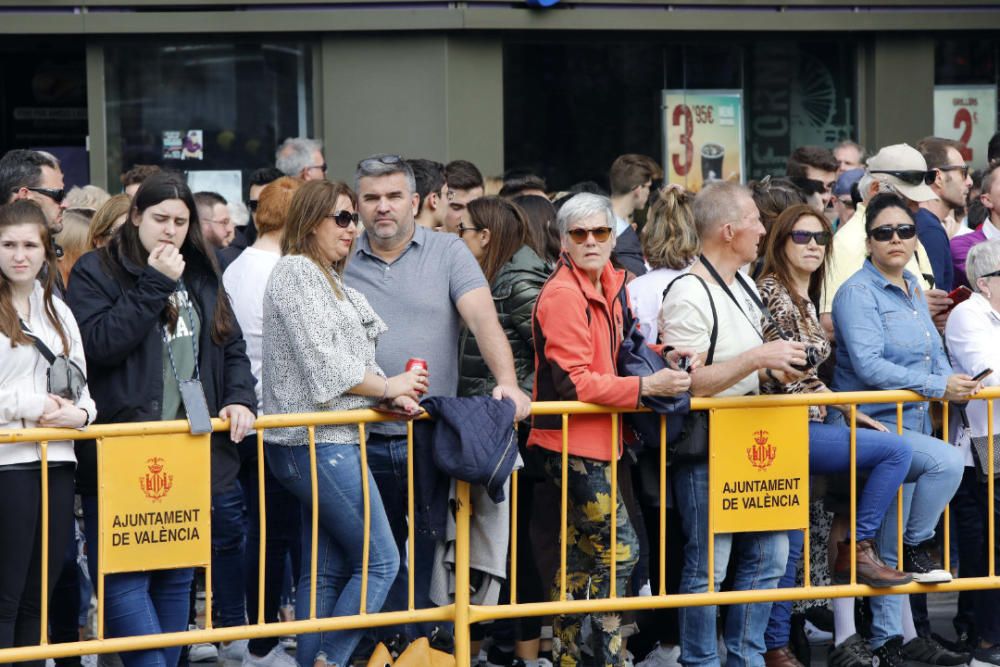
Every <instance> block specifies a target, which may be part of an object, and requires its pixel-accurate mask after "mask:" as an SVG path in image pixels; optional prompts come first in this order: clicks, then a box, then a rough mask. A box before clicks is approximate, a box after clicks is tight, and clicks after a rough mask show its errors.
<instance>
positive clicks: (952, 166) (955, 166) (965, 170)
mask: <svg viewBox="0 0 1000 667" xmlns="http://www.w3.org/2000/svg"><path fill="white" fill-rule="evenodd" d="M969 169H971V167H969V165H967V164H949V165H947V166H944V167H938V168H937V170H938V171H959V170H960V171H961V172H962V180H965V179H966V178H968V177H969Z"/></svg>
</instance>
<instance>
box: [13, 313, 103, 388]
mask: <svg viewBox="0 0 1000 667" xmlns="http://www.w3.org/2000/svg"><path fill="white" fill-rule="evenodd" d="M21 331H23V332H24V333H25V334H27V335H28V337H29V338H31V340H32V341H33V342H34V344H35V347H36V348H37V349H38V352H39V353H40V354H41V355H42V356H43V357H45V360H46V361H47V362H49V370H48V374H47V375H48V392H49V393H50V394H55V395H56V396H61V397H62V398H65V399H67V400H70V401H73V402H74V403H76V402H77V401H79V400H80V396H82V395H83V388H84V387H85V386H86V385H87V376H86V375H84V373H83V369H81V368H80V367H79V366H78V365H76V363H75V362H73V361H72V360H71V359H69V358H68V357H66V356H64V355H62V354H60V355H55V354H53V353H52V350H50V349H49V347H48V345H46V344H45V343H43V342H42V341H41V340H40V339H39V338H38V337H37V336H35V334H33V333H31V330H30V329H28V327H27V325H25V323H24V321H23V320H22V321H21Z"/></svg>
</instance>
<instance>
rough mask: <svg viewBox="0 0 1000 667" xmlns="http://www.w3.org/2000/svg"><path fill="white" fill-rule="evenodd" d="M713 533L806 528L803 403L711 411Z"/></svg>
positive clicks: (806, 420)
mask: <svg viewBox="0 0 1000 667" xmlns="http://www.w3.org/2000/svg"><path fill="white" fill-rule="evenodd" d="M708 475H709V484H708V486H709V506H710V509H709V516H710V517H711V521H712V532H713V533H742V532H756V531H770V530H792V529H796V528H808V527H809V408H808V407H806V406H795V407H773V408H737V409H719V410H712V412H711V417H710V430H709V472H708Z"/></svg>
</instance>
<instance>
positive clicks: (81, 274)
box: [67, 172, 257, 667]
mask: <svg viewBox="0 0 1000 667" xmlns="http://www.w3.org/2000/svg"><path fill="white" fill-rule="evenodd" d="M221 282H222V281H221V279H220V277H219V270H218V266H217V265H216V263H215V259H214V255H213V253H212V252H211V251H210V250H209V248H208V246H207V245H206V243H205V241H204V238H203V237H202V234H201V227H200V225H199V222H198V211H197V207H196V206H195V203H194V198H193V196H192V194H191V190H190V189H189V188H188V186H187V184H186V183H185V181H184V179H183V177H181V176H180V175H178V174H173V173H170V172H161V173H157V174H154V175H153V176H151V177H149V178H148V179H147V180H146V181H144V182H143V184H142V185H141V186H140V187H139V190H138V191H137V192H136V194H135V198H134V200H133V203H132V208H131V210H130V211H129V217H128V220H127V221H126V222H125V224H124V225H123V226H122V227H121V229H120V230H119V232H118V233H117V234H116V235H115V237H114V238H113V239H112V240H111V242H110V243H109V244H108V245H107V246H105V247H103V248H102V249H100V250H99V251H97V252H92V253H88V254H86V255H84V256H83V257H82V258H80V261H78V262H77V263H76V266H74V267H73V273H72V279H71V281H70V284H71V285H72V289H70V290H69V292H68V294H67V301H68V302H69V304H70V307H71V308H72V309H73V313H74V314H75V315H76V317H77V320H78V321H79V322H80V332H81V334H82V337H83V345H84V350H85V351H86V354H87V360H88V362H89V363H90V365H91V368H92V369H93V375H92V377H93V381H92V388H93V391H94V398H95V400H96V401H97V404H98V406H100V410H101V421H102V422H103V423H115V422H138V421H160V420H173V419H183V418H184V417H185V416H186V417H188V419H189V421H191V423H192V425H200V426H204V423H203V422H205V421H207V419H206V418H207V417H214V416H218V417H220V418H222V419H229V421H230V430H229V433H226V432H220V433H217V434H214V435H213V436H212V492H213V505H214V502H215V497H217V496H218V494H220V493H224V492H229V490H231V489H232V488H233V486H234V482H235V480H236V476H237V474H238V472H239V456H238V454H237V451H236V445H235V443H237V442H239V441H240V440H242V439H243V437H244V436H245V435H246V433H247V431H248V430H249V429H250V428H251V427H252V426H253V421H254V412H253V411H254V410H255V409H256V405H257V397H256V395H255V394H254V379H253V375H252V374H251V372H250V361H249V360H248V359H247V356H246V352H245V347H244V342H243V337H242V335H241V333H240V329H239V325H238V324H237V323H236V319H235V317H234V316H233V313H232V311H231V309H230V307H229V302H228V299H227V297H226V295H225V292H224V291H222V289H221ZM206 407H207V410H206ZM206 413H207V414H206ZM78 454H79V456H80V474H79V475H78V480H77V481H78V486H79V487H80V489H81V495H82V496H83V509H84V522H85V527H86V533H87V543H88V544H89V545H90V549H91V551H90V559H89V562H90V563H91V575H92V576H94V575H96V562H97V559H96V557H95V551H96V546H97V519H98V517H97V494H96V491H97V485H96V461H95V456H94V452H93V448H92V447H79V448H78ZM236 490H237V491H238V487H236ZM216 569H219V568H216ZM192 576H193V570H191V569H190V568H185V569H177V570H159V571H152V572H134V573H126V574H114V575H109V576H107V577H106V578H105V599H106V607H107V608H106V609H105V623H106V624H107V630H108V635H109V636H111V637H123V636H135V635H146V634H157V633H160V632H179V631H181V630H184V629H185V628H186V627H187V619H188V605H189V595H190V587H191V578H192ZM179 655H180V647H169V648H161V649H150V650H146V651H132V652H129V653H123V654H121V657H122V661H123V662H124V663H125V665H126V667H172V666H173V665H175V664H176V663H177V659H178V656H179Z"/></svg>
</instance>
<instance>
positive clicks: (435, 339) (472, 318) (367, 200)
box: [344, 155, 531, 611]
mask: <svg viewBox="0 0 1000 667" xmlns="http://www.w3.org/2000/svg"><path fill="white" fill-rule="evenodd" d="M354 187H355V190H356V191H357V193H358V213H359V215H360V217H361V222H362V223H363V224H364V227H365V233H364V234H363V235H361V236H359V237H358V240H357V242H356V244H355V252H354V255H353V256H352V257H351V260H350V261H349V262H348V263H347V269H346V271H345V275H344V278H345V281H346V283H347V284H348V285H350V286H351V287H353V288H354V289H357V290H359V291H360V292H361V293H363V294H364V295H365V297H366V298H367V299H368V301H369V303H371V305H372V307H373V308H374V309H375V311H376V312H377V313H378V314H379V316H380V317H381V318H382V319H383V320H385V323H386V324H387V325H388V327H389V331H388V332H387V333H385V334H383V335H382V336H381V338H379V344H378V348H377V350H376V353H375V357H376V359H377V360H378V363H379V366H381V367H382V370H384V371H385V373H386V374H387V375H389V376H392V375H395V374H397V373H402V372H403V370H404V367H405V365H406V360H407V359H409V358H410V357H420V358H421V359H426V360H427V365H428V370H429V371H430V389H429V391H428V393H429V394H431V395H435V396H454V395H455V392H456V390H457V389H458V336H459V332H460V330H461V327H462V324H463V323H464V324H465V325H467V326H468V327H469V329H470V330H471V331H472V333H473V334H475V336H476V340H477V341H479V345H480V349H481V350H482V352H483V356H484V358H485V361H486V364H487V366H489V369H490V371H491V372H492V373H493V375H494V376H495V377H496V378H497V388H496V390H495V391H494V392H493V396H494V398H497V399H499V398H504V397H506V398H510V399H511V400H513V401H514V404H515V406H516V417H517V419H519V420H520V419H523V418H525V417H527V415H528V412H529V410H530V407H531V399H530V398H528V396H527V395H525V394H524V392H522V391H521V390H520V388H519V387H518V384H517V376H516V374H515V371H514V358H513V356H512V354H511V351H510V344H509V343H508V342H507V337H506V336H505V335H504V332H503V329H502V328H501V327H500V323H499V321H498V320H497V315H496V310H495V309H494V307H493V297H492V295H491V294H490V288H489V285H488V284H487V282H486V279H485V278H484V277H483V272H482V271H481V270H480V268H479V264H478V263H477V262H476V259H475V258H474V257H473V256H472V253H471V252H469V249H468V248H467V247H466V245H465V243H463V242H462V240H461V239H459V238H458V237H457V236H455V235H453V234H436V233H433V232H430V231H428V230H427V229H425V228H423V227H420V226H418V225H417V224H416V223H415V216H416V211H417V203H418V201H419V195H418V194H417V189H416V183H415V181H414V177H413V171H412V170H411V169H410V166H409V165H408V164H406V162H405V161H403V159H402V158H400V157H399V156H397V155H375V156H372V157H370V158H366V159H364V160H362V161H361V162H359V163H358V168H357V171H356V172H355V174H354ZM368 430H369V431H370V436H369V438H368V465H369V466H370V467H371V471H372V475H373V476H374V477H375V481H376V483H377V484H378V489H379V493H380V494H381V496H382V503H383V505H384V506H385V510H386V514H387V515H388V517H389V523H390V525H391V526H392V530H393V535H394V536H395V538H396V544H397V546H399V548H400V549H399V553H400V554H405V553H406V550H405V542H406V534H407V530H406V507H407V504H406V489H407V484H406V427H405V425H404V424H402V423H398V422H397V423H381V424H372V425H371V426H370V427H369V429H368ZM416 542H417V543H416V544H415V545H412V547H413V549H414V553H415V558H416V560H415V562H416V566H417V568H418V569H419V572H418V573H416V575H415V578H414V579H415V597H416V599H415V600H414V603H415V607H416V608H417V609H420V608H424V607H430V606H433V604H432V603H431V602H430V600H429V599H428V598H427V588H428V585H429V582H430V565H431V557H432V555H433V544H427V543H426V542H427V540H422V539H420V537H419V536H418V537H417V539H416ZM402 560H403V563H402V564H401V567H400V569H399V575H398V576H397V578H396V581H395V583H394V584H393V587H392V590H391V591H390V593H389V598H388V599H387V600H386V603H385V605H384V606H383V610H385V611H389V610H392V609H405V608H406V603H407V600H406V597H407V593H406V591H407V583H406V582H407V579H406V578H407V570H406V559H405V558H403V559H402ZM424 575H426V576H424Z"/></svg>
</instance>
